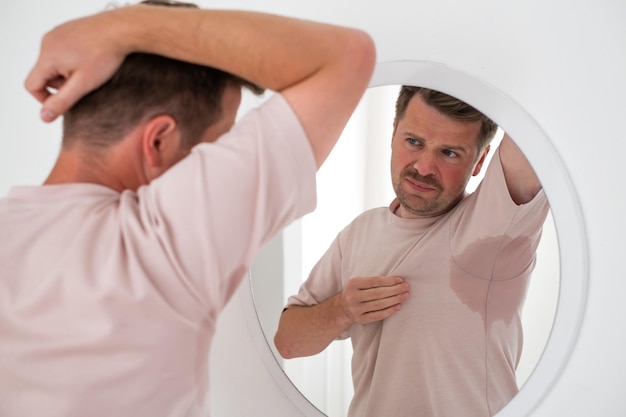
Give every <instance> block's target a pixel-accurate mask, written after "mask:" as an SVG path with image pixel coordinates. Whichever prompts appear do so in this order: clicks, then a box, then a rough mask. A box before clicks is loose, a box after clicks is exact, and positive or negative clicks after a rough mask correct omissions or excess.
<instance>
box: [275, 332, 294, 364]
mask: <svg viewBox="0 0 626 417" xmlns="http://www.w3.org/2000/svg"><path fill="white" fill-rule="evenodd" d="M274 346H276V350H277V351H278V354H279V355H280V356H281V357H282V358H283V359H293V358H297V357H298V356H299V355H297V354H296V349H295V348H294V346H293V344H292V343H290V341H289V340H287V339H286V338H285V337H284V336H283V334H282V332H281V331H280V329H279V330H278V331H277V332H276V334H275V335H274Z"/></svg>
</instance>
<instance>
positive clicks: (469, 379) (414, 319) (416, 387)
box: [288, 155, 549, 417]
mask: <svg viewBox="0 0 626 417" xmlns="http://www.w3.org/2000/svg"><path fill="white" fill-rule="evenodd" d="M398 204H399V203H398V201H397V200H396V201H394V202H393V203H392V205H391V207H390V208H379V209H374V210H370V211H367V212H365V213H363V214H362V215H360V216H359V217H357V218H356V219H355V220H354V221H353V222H352V223H351V224H350V225H349V226H348V227H346V228H345V229H344V230H343V231H342V232H341V233H340V234H339V236H338V237H337V238H336V240H335V241H334V242H333V243H332V245H331V247H330V248H329V250H328V251H327V253H326V254H325V255H324V256H323V257H322V259H321V260H320V261H319V262H318V264H317V265H316V266H315V268H314V269H313V271H312V272H311V275H310V276H309V278H308V280H307V281H306V282H305V283H304V284H303V286H302V287H301V289H300V292H299V294H298V295H297V296H294V297H291V298H290V299H289V301H288V304H291V305H312V304H316V303H318V302H321V301H323V300H325V299H326V298H328V297H330V296H332V295H334V294H336V293H338V292H339V291H341V288H342V286H343V284H344V283H345V282H346V281H347V280H348V279H349V278H352V277H359V276H377V275H382V276H386V275H398V276H401V277H403V278H404V279H405V280H406V281H407V282H409V284H410V286H411V296H410V299H409V300H408V301H406V302H405V303H404V304H403V305H402V308H401V309H400V311H399V312H398V313H396V314H395V315H393V316H391V317H389V318H387V319H386V320H384V321H381V322H377V323H372V324H367V325H356V324H355V325H352V326H351V327H350V329H349V330H348V331H347V332H345V334H344V335H343V336H344V337H351V339H352V345H353V348H354V354H353V358H352V373H353V380H354V391H355V395H354V398H353V401H352V403H351V406H350V412H349V415H350V416H354V417H380V416H394V417H415V416H420V417H459V416H462V417H486V416H491V415H493V414H495V413H496V412H497V411H498V410H500V409H501V408H502V407H503V406H504V405H505V404H506V403H507V402H508V401H509V400H510V399H511V398H512V397H513V396H514V395H515V394H516V393H517V390H518V389H517V385H516V383H515V367H516V366H517V363H518V361H519V358H520V355H521V349H522V327H521V319H520V315H521V307H522V303H523V300H524V297H525V294H526V288H527V285H528V280H529V277H530V273H531V271H532V269H533V267H534V264H535V251H536V249H537V245H538V243H539V240H540V234H541V227H542V225H543V222H544V221H545V219H546V216H547V213H548V209H549V208H548V204H547V201H546V198H545V194H544V193H543V191H541V192H540V193H539V194H538V195H537V196H536V197H535V198H534V200H533V201H531V202H530V203H528V204H525V205H523V206H516V205H515V204H514V203H513V202H512V201H511V199H510V197H509V194H508V190H507V188H506V184H505V182H504V175H503V173H502V167H501V164H500V159H499V156H498V155H495V156H494V158H493V160H492V162H491V164H490V166H489V168H488V170H487V173H486V175H485V178H484V180H483V182H482V184H481V186H479V188H478V189H477V190H476V192H474V193H473V194H471V195H469V196H467V197H466V198H465V199H464V200H462V201H461V202H460V203H459V205H458V206H457V207H455V208H454V209H453V210H452V211H450V212H448V213H446V214H444V215H441V216H439V217H437V218H426V219H403V218H400V217H397V216H395V215H394V214H393V211H394V210H395V209H396V208H397V206H398Z"/></svg>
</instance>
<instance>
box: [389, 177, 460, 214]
mask: <svg viewBox="0 0 626 417" xmlns="http://www.w3.org/2000/svg"><path fill="white" fill-rule="evenodd" d="M406 178H411V179H413V180H415V181H418V182H421V183H424V184H428V185H430V186H432V187H434V188H435V191H436V192H437V195H436V196H435V197H434V198H433V199H432V200H426V199H425V198H423V197H422V196H420V195H417V194H411V193H409V192H406V191H405V189H404V188H403V187H402V184H403V183H404V182H405V180H406ZM393 189H394V191H395V193H396V197H397V198H398V201H399V202H400V204H401V205H402V207H404V209H405V210H406V211H408V212H409V213H411V214H413V215H415V216H419V217H435V216H439V215H441V214H444V213H446V212H448V211H450V210H451V209H452V208H453V207H454V206H456V205H457V204H458V202H459V201H461V199H462V198H463V192H464V190H465V187H463V189H462V190H461V191H460V192H458V193H455V194H454V195H453V196H450V197H449V198H448V197H447V196H446V195H445V194H444V193H443V192H444V191H445V190H444V187H443V186H442V185H441V184H440V183H439V181H437V179H436V178H434V177H432V176H425V177H424V176H422V175H420V174H419V173H418V172H417V171H415V170H413V169H406V168H405V169H403V170H402V172H401V173H400V176H399V178H398V179H395V180H394V181H393Z"/></svg>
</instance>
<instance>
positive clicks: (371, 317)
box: [358, 303, 402, 324]
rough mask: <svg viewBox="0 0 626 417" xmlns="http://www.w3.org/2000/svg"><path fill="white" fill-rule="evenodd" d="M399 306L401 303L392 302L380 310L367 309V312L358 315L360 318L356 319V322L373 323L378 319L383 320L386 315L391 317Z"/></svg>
mask: <svg viewBox="0 0 626 417" xmlns="http://www.w3.org/2000/svg"><path fill="white" fill-rule="evenodd" d="M401 306H402V304H401V303H398V304H393V305H391V306H389V307H386V308H383V309H382V310H374V311H368V312H367V313H364V314H362V315H361V316H360V317H359V318H360V320H359V321H358V323H359V324H368V323H374V322H377V321H380V320H384V319H386V318H388V317H391V316H392V315H394V314H395V313H397V312H398V311H399V310H400V308H401Z"/></svg>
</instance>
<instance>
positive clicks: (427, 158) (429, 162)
mask: <svg viewBox="0 0 626 417" xmlns="http://www.w3.org/2000/svg"><path fill="white" fill-rule="evenodd" d="M413 168H414V169H415V170H416V171H417V172H418V173H419V174H420V175H421V176H422V177H426V176H428V175H433V174H435V173H436V172H437V164H436V156H435V155H434V154H433V152H428V151H424V152H420V153H419V154H418V155H417V158H416V159H415V161H414V162H413Z"/></svg>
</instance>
